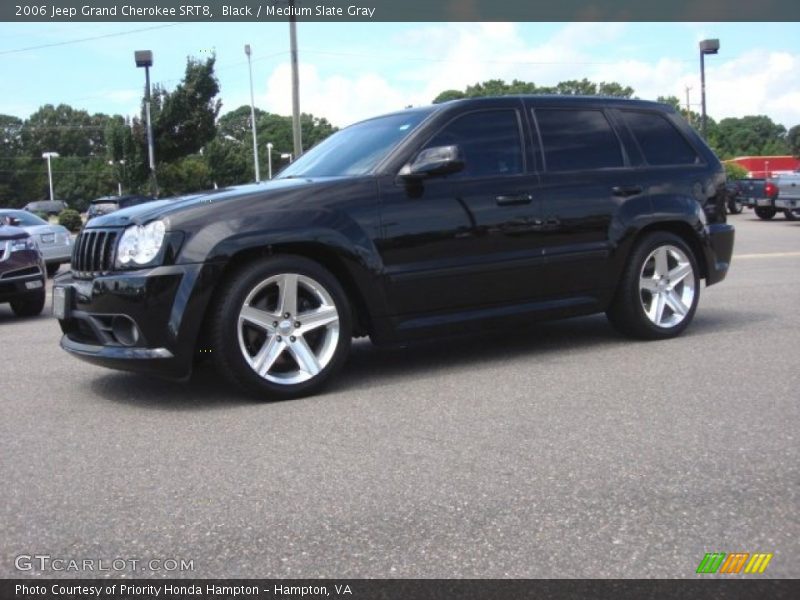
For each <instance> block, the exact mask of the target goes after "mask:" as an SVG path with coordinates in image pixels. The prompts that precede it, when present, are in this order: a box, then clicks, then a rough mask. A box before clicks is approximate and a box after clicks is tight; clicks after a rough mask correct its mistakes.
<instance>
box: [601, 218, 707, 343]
mask: <svg viewBox="0 0 800 600" xmlns="http://www.w3.org/2000/svg"><path fill="white" fill-rule="evenodd" d="M698 273H699V272H698V269H697V261H696V260H695V257H694V254H693V253H692V251H691V249H690V248H689V246H688V245H687V244H686V242H684V241H683V240H682V239H681V238H679V237H678V236H676V235H673V234H671V233H667V232H654V233H650V234H647V235H646V236H645V237H644V238H642V239H641V240H640V241H639V243H638V244H637V245H636V246H635V247H634V249H633V252H632V253H631V256H630V259H629V260H628V264H627V265H626V267H625V271H624V272H623V275H622V279H621V281H620V284H619V288H618V290H617V293H616V296H615V298H614V300H613V301H612V303H611V306H610V307H609V309H608V311H607V312H606V314H607V315H608V319H609V321H611V324H612V325H613V326H614V327H615V328H616V329H617V330H619V331H620V332H622V333H624V334H626V335H629V336H632V337H637V338H641V339H651V340H653V339H665V338H671V337H675V336H677V335H679V334H680V333H681V332H683V330H684V329H686V327H688V326H689V323H691V321H692V318H693V317H694V313H695V310H696V309H697V302H698V300H699V298H700V277H699V274H698Z"/></svg>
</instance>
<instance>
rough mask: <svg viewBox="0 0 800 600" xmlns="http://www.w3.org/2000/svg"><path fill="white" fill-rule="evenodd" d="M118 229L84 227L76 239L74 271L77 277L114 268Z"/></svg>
mask: <svg viewBox="0 0 800 600" xmlns="http://www.w3.org/2000/svg"><path fill="white" fill-rule="evenodd" d="M117 235H118V232H117V231H116V230H106V229H84V230H83V231H82V232H81V234H80V235H79V236H78V239H77V240H75V248H74V249H73V251H72V272H73V273H74V274H75V276H76V277H91V276H95V275H100V274H102V273H108V272H109V271H112V270H113V269H114V251H115V250H116V246H117Z"/></svg>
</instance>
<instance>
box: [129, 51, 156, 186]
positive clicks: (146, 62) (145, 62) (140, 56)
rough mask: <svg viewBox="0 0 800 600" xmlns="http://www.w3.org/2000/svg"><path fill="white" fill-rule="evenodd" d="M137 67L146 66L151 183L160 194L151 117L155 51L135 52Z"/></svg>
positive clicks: (146, 103) (148, 152) (146, 109)
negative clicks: (151, 72) (151, 85)
mask: <svg viewBox="0 0 800 600" xmlns="http://www.w3.org/2000/svg"><path fill="white" fill-rule="evenodd" d="M133 57H134V59H135V60H136V66H137V67H144V80H145V85H144V105H145V117H146V119H147V156H148V159H149V162H150V185H151V187H152V190H151V191H152V192H153V194H154V195H156V196H158V180H157V179H156V151H155V146H154V144H153V123H152V121H151V119H150V67H152V66H153V53H152V52H151V51H150V50H137V51H136V52H134V53H133Z"/></svg>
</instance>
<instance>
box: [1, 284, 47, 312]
mask: <svg viewBox="0 0 800 600" xmlns="http://www.w3.org/2000/svg"><path fill="white" fill-rule="evenodd" d="M44 303H45V291H44V288H42V289H41V290H37V291H35V292H29V293H27V294H25V295H24V296H21V297H19V298H15V299H14V300H12V301H11V302H10V304H11V310H13V311H14V314H15V315H17V316H18V317H35V316H36V315H40V314H42V311H43V310H44Z"/></svg>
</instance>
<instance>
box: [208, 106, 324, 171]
mask: <svg viewBox="0 0 800 600" xmlns="http://www.w3.org/2000/svg"><path fill="white" fill-rule="evenodd" d="M300 129H301V132H302V136H303V146H304V147H305V148H306V149H308V148H311V147H312V146H315V145H316V144H318V143H319V142H320V141H322V140H324V139H325V138H326V137H328V136H329V135H331V134H332V133H334V132H335V131H337V129H336V127H334V126H333V125H331V124H330V122H329V121H328V120H327V119H324V118H320V117H315V116H314V115H310V114H305V113H304V114H302V115H300ZM256 132H257V134H258V157H259V167H260V170H261V175H262V178H263V179H266V178H267V172H268V167H267V163H268V161H269V156H268V151H267V144H269V143H271V144H272V172H273V174H275V173H277V172H278V171H279V170H280V169H282V168H283V167H284V166H286V164H288V162H289V159H288V158H286V159H282V158H281V154H289V153H291V152H292V147H293V141H292V118H291V117H286V116H282V115H276V114H274V113H268V112H264V111H262V110H259V109H256ZM205 157H206V159H207V161H208V165H209V170H210V173H211V176H212V178H213V181H214V182H215V183H217V185H233V184H239V183H245V182H247V181H253V180H254V178H255V172H254V168H253V134H252V129H251V127H250V107H249V106H240V107H239V108H237V109H236V110H233V111H231V112H229V113H226V114H225V115H223V116H222V117H220V119H219V122H218V124H217V137H216V138H215V139H214V141H213V142H211V143H209V144H208V146H207V147H206V150H205Z"/></svg>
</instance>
